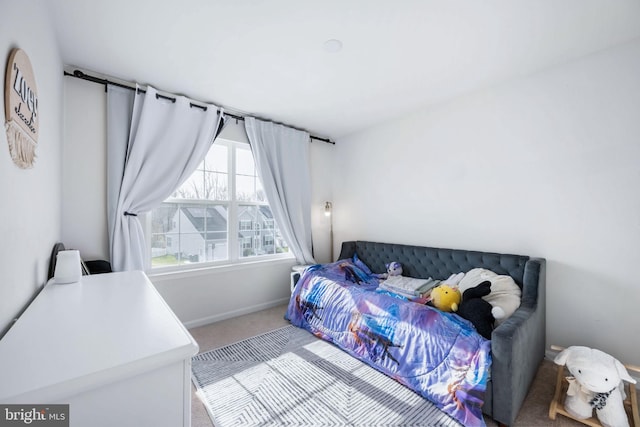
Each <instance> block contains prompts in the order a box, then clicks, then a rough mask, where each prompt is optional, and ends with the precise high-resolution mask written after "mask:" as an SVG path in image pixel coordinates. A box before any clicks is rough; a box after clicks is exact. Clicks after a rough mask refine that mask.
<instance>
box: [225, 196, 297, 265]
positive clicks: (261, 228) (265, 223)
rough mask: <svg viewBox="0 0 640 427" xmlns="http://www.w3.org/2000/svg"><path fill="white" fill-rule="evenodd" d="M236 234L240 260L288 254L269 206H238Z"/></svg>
mask: <svg viewBox="0 0 640 427" xmlns="http://www.w3.org/2000/svg"><path fill="white" fill-rule="evenodd" d="M238 234H239V235H240V236H239V242H238V246H239V248H238V249H239V253H240V257H241V258H248V257H254V256H260V255H271V254H277V253H283V252H289V248H288V247H287V245H286V244H285V243H284V239H283V238H282V235H281V234H280V231H279V230H278V229H277V228H276V227H275V221H274V220H273V214H272V213H271V209H270V208H269V206H264V205H263V206H247V205H240V206H238Z"/></svg>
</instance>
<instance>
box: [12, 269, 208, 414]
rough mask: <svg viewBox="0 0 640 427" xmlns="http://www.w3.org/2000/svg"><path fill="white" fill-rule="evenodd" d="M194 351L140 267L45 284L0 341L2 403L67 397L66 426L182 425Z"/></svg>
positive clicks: (56, 400) (44, 401)
mask: <svg viewBox="0 0 640 427" xmlns="http://www.w3.org/2000/svg"><path fill="white" fill-rule="evenodd" d="M197 352H198V345H197V343H196V342H195V341H194V339H193V338H192V337H191V335H190V334H189V332H188V331H187V330H186V329H185V328H184V326H183V325H182V323H181V322H180V321H179V320H178V318H177V317H176V316H175V314H174V313H173V312H172V311H171V309H170V308H169V307H168V306H167V304H166V303H165V301H164V300H163V299H162V297H161V296H160V294H159V293H158V292H157V291H156V289H155V288H154V286H153V284H152V283H151V282H150V281H149V279H148V278H147V276H146V275H145V274H144V273H143V272H141V271H133V272H123V273H108V274H100V275H92V276H83V277H82V279H81V280H80V282H77V283H71V284H64V285H59V284H55V283H52V282H50V283H49V284H47V285H46V286H45V288H44V289H43V290H42V292H41V293H40V294H39V295H38V296H37V298H36V299H35V300H34V301H33V303H32V304H31V305H30V306H29V307H28V308H27V310H26V311H25V312H24V313H23V315H22V316H21V317H20V318H19V319H18V321H17V322H16V323H15V324H14V325H13V327H12V328H11V329H10V330H9V332H7V334H6V335H5V336H4V338H2V340H0V403H3V404H13V403H17V404H56V403H63V404H67V403H68V404H69V405H70V407H69V412H70V414H69V419H70V425H71V426H74V427H82V426H92V427H93V426H96V427H98V426H105V427H107V426H132V427H133V426H136V427H144V426H167V427H169V426H170V427H174V426H185V427H188V426H189V425H190V423H191V383H190V378H191V357H192V356H194V355H195V354H196V353H197Z"/></svg>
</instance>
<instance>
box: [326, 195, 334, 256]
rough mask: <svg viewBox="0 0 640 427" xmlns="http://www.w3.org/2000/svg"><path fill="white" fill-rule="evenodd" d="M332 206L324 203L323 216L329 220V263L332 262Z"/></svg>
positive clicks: (329, 203)
mask: <svg viewBox="0 0 640 427" xmlns="http://www.w3.org/2000/svg"><path fill="white" fill-rule="evenodd" d="M332 210H333V205H332V204H331V202H324V214H325V216H327V217H328V218H329V262H333V218H332V217H331V213H332V212H331V211H332Z"/></svg>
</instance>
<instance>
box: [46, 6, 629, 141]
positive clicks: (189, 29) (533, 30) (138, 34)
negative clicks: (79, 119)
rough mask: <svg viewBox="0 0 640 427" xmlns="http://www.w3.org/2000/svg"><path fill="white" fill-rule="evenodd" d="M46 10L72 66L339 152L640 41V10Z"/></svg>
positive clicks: (101, 7) (280, 8)
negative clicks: (367, 133) (515, 82)
mask: <svg viewBox="0 0 640 427" xmlns="http://www.w3.org/2000/svg"><path fill="white" fill-rule="evenodd" d="M45 3H47V5H48V7H50V11H49V12H50V15H51V16H52V19H53V23H54V24H53V25H54V27H55V29H56V32H57V36H58V40H59V43H60V50H61V54H62V60H63V62H64V63H65V64H68V65H73V66H77V67H80V68H83V69H86V70H91V71H95V72H98V73H101V74H104V75H108V76H113V77H116V78H120V79H123V80H127V81H137V82H139V83H141V84H150V85H152V86H154V87H156V88H158V89H160V90H163V91H167V92H171V93H176V94H182V95H186V96H188V97H191V98H193V99H196V100H202V101H207V102H212V103H215V104H218V105H221V106H224V107H227V108H230V109H232V110H233V111H234V112H236V113H246V114H253V115H256V116H259V117H264V118H269V119H272V120H274V121H279V122H283V123H287V124H289V125H292V126H296V127H300V128H305V129H307V130H309V131H310V132H311V133H313V134H315V135H318V136H328V137H331V138H332V139H334V140H335V139H339V138H340V137H343V136H346V135H348V134H350V133H352V132H356V131H358V130H361V129H363V128H366V127H369V126H372V125H374V124H376V123H380V122H382V121H385V120H389V119H392V118H395V117H398V116H401V115H403V114H406V113H408V112H411V111H414V110H416V109H418V108H424V107H427V106H429V105H433V104H435V103H439V102H443V101H445V100H447V99H450V98H452V97H455V96H457V95H460V94H462V93H465V92H469V91H473V90H478V89H480V88H485V87H488V86H491V85H494V84H496V83H498V82H500V81H504V80H506V79H511V78H516V77H518V76H523V75H527V74H530V73H533V72H536V71H538V70H541V69H544V68H548V67H551V66H553V65H556V64H560V63H562V62H566V61H570V60H572V59H575V58H578V57H580V56H584V55H587V54H590V53H593V52H596V51H598V50H602V49H605V48H608V47H610V46H613V45H616V44H619V43H623V42H626V41H629V40H631V39H634V38H637V37H640V1H638V0H483V1H477V0H397V1H394V2H392V1H380V0H322V1H318V0H306V1H301V0H226V1H220V0H180V1H175V0H92V1H86V0H49V1H47V2H45ZM329 39H338V40H340V41H342V43H343V48H342V50H341V51H340V52H327V51H326V50H325V49H324V42H325V41H327V40H329Z"/></svg>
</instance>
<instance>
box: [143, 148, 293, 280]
mask: <svg viewBox="0 0 640 427" xmlns="http://www.w3.org/2000/svg"><path fill="white" fill-rule="evenodd" d="M148 231H149V232H148V234H149V237H150V238H149V241H150V254H151V259H150V267H151V269H159V268H167V267H169V268H170V267H179V268H180V269H182V268H188V266H191V265H194V264H195V265H197V266H198V267H202V266H204V265H218V264H229V263H235V262H242V261H248V260H252V259H257V258H269V257H280V256H288V254H289V248H288V247H287V245H286V243H285V242H284V239H283V238H282V235H281V233H280V231H279V229H278V226H277V224H276V223H275V220H274V218H273V214H272V213H271V209H270V208H269V204H268V203H267V201H266V197H265V194H264V191H263V189H262V184H261V182H260V179H259V178H258V176H257V172H256V169H255V164H254V161H253V155H252V154H251V150H250V148H249V146H248V144H245V143H240V142H234V141H229V140H223V139H220V138H218V139H217V140H216V142H215V143H214V144H213V146H212V147H211V149H210V150H209V153H208V154H207V156H206V158H205V159H204V161H203V162H202V163H201V164H200V165H199V166H198V168H197V169H196V171H195V172H194V173H193V175H191V177H190V178H189V179H187V181H185V183H184V184H183V185H182V186H181V187H180V188H178V189H177V190H176V191H175V192H174V193H173V194H172V195H171V196H170V197H169V198H168V199H167V200H165V201H164V202H163V203H162V205H161V206H160V207H158V208H156V209H154V210H153V211H152V212H151V214H150V215H148Z"/></svg>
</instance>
